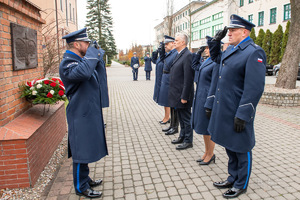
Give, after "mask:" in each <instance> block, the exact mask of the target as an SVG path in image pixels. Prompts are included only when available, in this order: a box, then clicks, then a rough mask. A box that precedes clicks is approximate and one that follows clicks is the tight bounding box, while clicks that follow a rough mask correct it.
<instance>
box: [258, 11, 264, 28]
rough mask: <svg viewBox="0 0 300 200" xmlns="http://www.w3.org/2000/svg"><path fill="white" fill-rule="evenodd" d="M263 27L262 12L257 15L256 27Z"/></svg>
mask: <svg viewBox="0 0 300 200" xmlns="http://www.w3.org/2000/svg"><path fill="white" fill-rule="evenodd" d="M263 25H264V11H261V12H259V13H258V26H263Z"/></svg>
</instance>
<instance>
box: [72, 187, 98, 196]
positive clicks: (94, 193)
mask: <svg viewBox="0 0 300 200" xmlns="http://www.w3.org/2000/svg"><path fill="white" fill-rule="evenodd" d="M76 194H77V195H79V196H86V197H88V198H98V197H101V196H102V192H100V191H95V190H93V189H90V188H88V189H87V190H86V191H84V192H82V193H79V192H76Z"/></svg>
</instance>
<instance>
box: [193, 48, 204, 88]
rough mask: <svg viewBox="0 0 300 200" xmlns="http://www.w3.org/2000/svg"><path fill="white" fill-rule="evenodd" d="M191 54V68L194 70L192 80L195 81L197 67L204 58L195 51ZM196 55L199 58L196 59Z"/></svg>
mask: <svg viewBox="0 0 300 200" xmlns="http://www.w3.org/2000/svg"><path fill="white" fill-rule="evenodd" d="M192 55H193V59H192V60H193V61H192V68H193V70H194V71H195V76H194V82H195V83H197V79H198V74H199V69H200V66H201V65H202V63H203V62H204V59H203V58H202V57H201V55H197V54H196V53H193V54H192ZM196 57H197V58H199V59H198V60H197V59H195V58H196Z"/></svg>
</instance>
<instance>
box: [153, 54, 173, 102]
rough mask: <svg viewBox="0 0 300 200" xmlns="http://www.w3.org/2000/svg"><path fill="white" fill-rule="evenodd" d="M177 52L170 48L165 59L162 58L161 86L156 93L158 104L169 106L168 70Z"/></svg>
mask: <svg viewBox="0 0 300 200" xmlns="http://www.w3.org/2000/svg"><path fill="white" fill-rule="evenodd" d="M177 54H178V52H177V50H176V49H173V50H171V51H170V52H169V53H167V55H166V57H165V59H164V68H163V74H162V79H161V86H160V90H159V95H158V101H157V103H158V105H160V106H165V107H170V105H169V98H168V96H169V84H170V83H169V82H170V80H169V78H170V70H171V65H172V63H173V61H174V58H175V57H176V56H177Z"/></svg>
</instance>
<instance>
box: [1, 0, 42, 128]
mask: <svg viewBox="0 0 300 200" xmlns="http://www.w3.org/2000/svg"><path fill="white" fill-rule="evenodd" d="M39 11H40V10H39V9H38V8H37V7H35V6H34V5H32V4H30V3H28V2H27V1H25V0H0V80H1V81H0V127H1V126H3V125H5V124H7V123H8V122H10V121H12V120H13V119H15V118H16V117H17V116H19V115H20V114H22V113H23V112H24V111H26V110H27V109H28V107H29V104H28V103H27V102H26V101H25V99H20V98H19V97H20V93H19V88H18V85H19V84H20V83H21V82H23V81H26V80H31V79H34V78H38V77H41V76H42V74H43V67H42V54H41V51H42V36H41V29H42V23H44V20H42V19H41V17H40V13H39ZM11 22H12V23H17V24H19V25H22V26H25V27H29V28H31V29H34V30H36V31H37V40H38V41H37V51H38V67H37V68H34V69H27V70H20V71H13V66H12V46H11V30H10V23H11Z"/></svg>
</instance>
